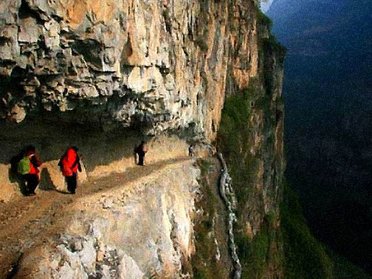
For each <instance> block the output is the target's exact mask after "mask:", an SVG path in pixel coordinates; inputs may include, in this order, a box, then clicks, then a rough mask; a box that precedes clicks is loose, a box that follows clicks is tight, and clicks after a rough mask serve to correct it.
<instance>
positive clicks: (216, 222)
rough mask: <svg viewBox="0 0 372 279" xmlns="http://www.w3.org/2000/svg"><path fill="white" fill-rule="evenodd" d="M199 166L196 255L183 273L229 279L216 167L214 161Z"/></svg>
mask: <svg viewBox="0 0 372 279" xmlns="http://www.w3.org/2000/svg"><path fill="white" fill-rule="evenodd" d="M198 165H199V168H200V171H201V176H200V181H199V183H200V186H201V189H200V190H201V195H200V196H199V200H198V201H197V202H196V208H197V209H198V212H199V214H198V216H197V218H196V223H195V227H194V229H195V246H196V247H195V248H196V251H197V253H196V254H195V255H194V256H193V257H192V259H191V266H188V267H186V270H185V271H184V272H185V273H186V272H189V273H192V274H193V278H195V279H215V278H229V276H230V269H231V263H230V259H229V254H228V247H227V235H226V231H225V227H226V224H225V222H226V216H224V214H223V212H224V207H223V204H222V202H221V201H220V200H219V197H218V192H217V187H216V185H217V181H218V179H219V167H217V161H214V160H199V161H198ZM216 241H217V242H216ZM187 269H189V270H187ZM190 270H192V272H190ZM216 274H218V276H217V277H216Z"/></svg>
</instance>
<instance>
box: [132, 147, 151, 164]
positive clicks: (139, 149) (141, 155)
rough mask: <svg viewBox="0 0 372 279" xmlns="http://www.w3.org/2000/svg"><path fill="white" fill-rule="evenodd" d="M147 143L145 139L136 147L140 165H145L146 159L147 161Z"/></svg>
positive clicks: (135, 150)
mask: <svg viewBox="0 0 372 279" xmlns="http://www.w3.org/2000/svg"><path fill="white" fill-rule="evenodd" d="M147 150H148V149H147V145H146V143H145V141H141V144H140V145H138V146H137V147H136V148H135V149H134V152H135V153H136V154H137V155H138V165H139V166H144V165H145V164H144V161H145V154H146V152H147Z"/></svg>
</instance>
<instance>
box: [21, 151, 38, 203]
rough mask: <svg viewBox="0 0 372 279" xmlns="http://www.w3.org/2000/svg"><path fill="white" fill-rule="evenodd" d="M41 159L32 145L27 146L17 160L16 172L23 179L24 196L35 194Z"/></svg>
mask: <svg viewBox="0 0 372 279" xmlns="http://www.w3.org/2000/svg"><path fill="white" fill-rule="evenodd" d="M41 164H42V163H41V161H40V160H39V158H38V156H37V155H36V148H35V146H33V145H30V146H27V147H26V149H25V152H24V155H23V158H22V159H21V160H20V161H19V162H18V166H17V172H18V173H19V174H20V175H22V178H23V179H24V181H25V189H24V194H25V196H33V195H35V189H36V187H37V185H39V182H40V176H39V172H40V171H39V169H38V167H40V166H41Z"/></svg>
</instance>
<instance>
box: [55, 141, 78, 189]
mask: <svg viewBox="0 0 372 279" xmlns="http://www.w3.org/2000/svg"><path fill="white" fill-rule="evenodd" d="M77 151H78V148H77V147H76V146H71V147H69V148H68V149H67V150H66V152H65V154H64V155H63V156H62V158H61V160H60V161H59V163H58V165H59V166H60V167H61V171H62V174H63V176H64V177H65V179H66V183H67V190H68V191H69V192H70V193H71V194H75V191H76V187H77V171H80V172H81V165H80V158H79V155H78V153H77Z"/></svg>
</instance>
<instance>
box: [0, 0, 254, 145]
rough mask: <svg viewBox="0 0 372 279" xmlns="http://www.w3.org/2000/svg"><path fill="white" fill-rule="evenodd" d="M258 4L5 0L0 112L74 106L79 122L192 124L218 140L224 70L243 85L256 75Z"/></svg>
mask: <svg viewBox="0 0 372 279" xmlns="http://www.w3.org/2000/svg"><path fill="white" fill-rule="evenodd" d="M252 7H253V4H252V3H249V4H247V3H243V2H240V1H236V3H235V4H234V5H230V2H229V1H219V2H206V3H203V2H200V3H199V2H189V1H183V0H180V1H175V2H169V1H146V2H143V1H121V2H117V1H113V0H104V1H99V2H97V1H93V0H88V1H80V0H79V1H78V0H75V1H67V0H57V1H48V2H47V1H34V0H17V1H10V0H7V1H3V2H2V3H1V5H0V23H1V24H0V74H1V92H0V95H1V99H2V101H1V107H0V113H1V118H3V119H4V118H6V119H13V120H14V121H16V122H20V121H22V120H23V119H24V118H25V117H26V115H28V114H30V113H32V112H35V111H39V112H40V111H47V112H49V113H48V114H51V113H53V112H66V111H72V110H73V111H76V112H77V114H78V115H79V118H83V119H84V120H82V121H83V122H93V123H99V124H100V125H103V126H107V123H110V122H114V123H119V124H120V125H121V126H124V127H128V126H131V125H135V124H138V123H142V124H143V126H145V127H146V129H145V130H146V132H148V133H152V134H154V133H157V132H161V131H163V130H175V129H180V128H181V129H187V128H191V129H192V130H193V131H194V132H196V133H199V134H203V135H206V136H207V137H209V138H211V139H213V138H214V136H215V133H216V131H217V128H218V123H219V118H220V111H221V109H222V105H223V100H224V96H225V87H226V76H227V72H228V68H229V67H230V66H231V67H232V72H233V76H234V79H236V80H237V84H238V85H239V86H240V87H244V86H246V85H247V84H248V83H249V79H250V77H252V76H254V75H256V73H257V67H258V50H257V26H256V22H255V20H254V19H251V17H252V16H253V14H254V12H253V10H252ZM230 24H231V25H230ZM242 24H243V26H241V25H242ZM233 26H234V28H237V27H239V26H241V27H239V28H240V29H241V30H239V31H234V30H231V29H232V27H233ZM233 52H236V54H234V58H232V57H231V53H233ZM230 64H231V65H230ZM92 111H94V113H93V112H92ZM105 123H106V124H105Z"/></svg>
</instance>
